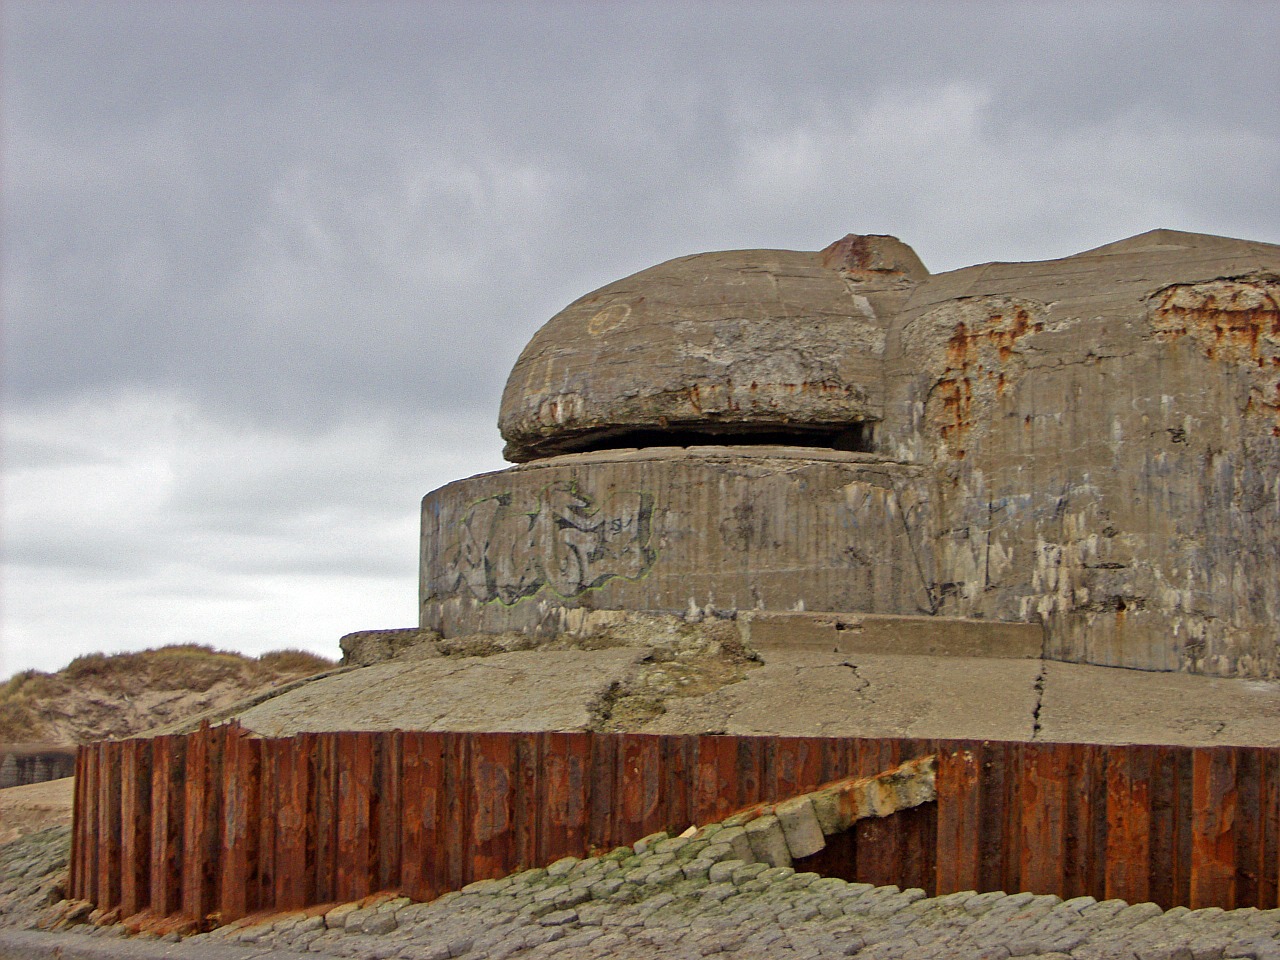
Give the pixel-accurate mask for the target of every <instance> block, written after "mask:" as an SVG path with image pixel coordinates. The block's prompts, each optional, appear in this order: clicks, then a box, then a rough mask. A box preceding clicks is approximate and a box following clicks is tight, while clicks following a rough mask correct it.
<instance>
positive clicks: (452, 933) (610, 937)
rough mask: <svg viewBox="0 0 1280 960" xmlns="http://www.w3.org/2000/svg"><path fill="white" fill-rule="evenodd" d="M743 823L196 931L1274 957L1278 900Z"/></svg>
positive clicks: (280, 939) (393, 951)
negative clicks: (765, 847) (763, 845)
mask: <svg viewBox="0 0 1280 960" xmlns="http://www.w3.org/2000/svg"><path fill="white" fill-rule="evenodd" d="M741 829H742V828H740V827H739V828H734V827H725V828H720V829H716V828H704V830H703V831H702V832H701V834H700V835H699V836H698V837H697V838H695V839H685V838H668V837H667V836H666V835H665V834H658V835H655V836H653V837H648V838H646V839H645V840H643V841H641V842H639V843H637V844H636V846H635V848H629V847H622V848H619V849H618V850H614V851H612V852H611V853H609V854H607V855H605V856H601V857H591V858H587V859H584V860H577V859H573V858H567V859H564V860H559V861H557V862H556V863H553V864H551V865H550V866H549V867H546V868H545V869H537V870H527V871H525V872H523V873H518V874H514V875H512V876H509V877H505V878H503V879H500V880H482V881H480V882H477V883H473V884H471V885H470V886H468V887H465V888H464V889H463V890H461V891H459V892H456V893H450V894H447V895H445V896H443V897H441V898H439V899H438V900H435V901H433V902H431V903H411V902H410V901H408V900H407V899H404V898H400V899H384V900H382V901H380V902H379V901H373V902H366V903H364V904H362V905H356V904H347V905H344V906H341V907H337V908H336V909H333V910H330V911H329V912H328V913H326V914H324V915H323V916H305V915H303V914H293V915H285V916H280V917H275V918H273V919H271V920H270V921H268V922H265V923H262V922H260V923H256V924H252V923H251V924H248V925H245V926H239V927H237V926H234V925H233V926H231V927H226V928H222V929H219V930H216V931H214V932H212V933H210V934H203V935H200V936H198V937H193V938H190V939H189V940H188V941H187V942H188V943H195V942H202V941H208V942H216V941H219V940H222V941H229V942H236V941H241V942H244V941H249V942H254V943H259V944H263V945H264V946H266V945H269V946H271V947H274V948H277V949H281V948H283V949H290V950H295V951H299V952H308V953H311V954H321V955H325V956H337V957H355V958H360V960H449V958H455V957H457V958H467V960H507V958H517V960H539V958H543V957H556V958H558V960H593V958H603V957H624V958H626V957H635V958H641V957H644V958H651V957H652V958H672V960H685V958H688V960H697V958H701V957H720V956H721V955H722V956H723V960H734V958H740V960H765V958H795V960H819V958H827V957H831V958H834V957H858V958H860V960H918V958H919V960H922V958H937V957H948V958H957V960H1005V958H1008V957H1024V956H1036V957H1046V958H1055V960H1065V958H1068V957H1070V958H1078V960H1112V958H1115V960H1229V958H1240V960H1243V958H1253V960H1280V910H1255V909H1249V910H1232V911H1225V910H1221V909H1218V908H1211V909H1205V910H1188V909H1186V908H1183V907H1178V908H1175V909H1172V910H1168V911H1162V910H1161V909H1160V908H1159V907H1158V906H1156V905H1155V904H1151V903H1142V904H1133V905H1130V904H1128V903H1125V902H1123V901H1120V900H1110V901H1105V902H1101V903H1100V902H1098V901H1096V900H1094V899H1093V898H1092V897H1080V898H1077V899H1074V900H1067V901H1063V900H1062V899H1060V898H1058V897H1055V896H1036V895H1034V894H1030V893H1017V894H1004V893H981V894H979V893H974V892H972V891H969V892H964V893H953V894H949V895H947V896H942V897H927V896H925V893H924V891H922V890H900V889H898V888H897V887H892V886H889V887H874V886H871V885H870V884H865V883H848V882H846V881H844V880H840V879H836V878H831V877H819V876H818V875H817V874H814V873H805V872H797V871H796V870H795V869H793V868H791V867H780V866H779V867H771V866H769V865H767V864H764V863H759V862H748V861H747V860H745V859H742V857H741V856H740V855H739V853H740V851H742V850H743V849H744V848H743V846H742V845H741V844H739V843H735V842H734V840H735V838H736V837H737V836H738V834H737V833H736V831H737V830H741Z"/></svg>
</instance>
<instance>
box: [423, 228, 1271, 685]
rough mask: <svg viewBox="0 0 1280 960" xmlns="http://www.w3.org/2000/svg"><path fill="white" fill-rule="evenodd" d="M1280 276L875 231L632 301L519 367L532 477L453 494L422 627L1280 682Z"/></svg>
mask: <svg viewBox="0 0 1280 960" xmlns="http://www.w3.org/2000/svg"><path fill="white" fill-rule="evenodd" d="M1278 277H1280V247H1277V246H1275V245H1271V244H1263V243H1254V242H1250V241H1244V240H1233V239H1228V238H1222V237H1211V236H1205V235H1200V234H1187V233H1181V232H1178V231H1170V230H1156V231H1152V232H1150V233H1147V234H1142V235H1140V236H1138V237H1133V238H1130V239H1128V240H1124V241H1120V242H1118V243H1113V244H1109V245H1107V246H1104V247H1100V248H1097V249H1095V250H1090V251H1085V252H1084V253H1080V254H1076V255H1074V256H1070V257H1066V258H1063V259H1061V260H1052V261H1044V262H1040V263H1022V264H1019V263H1009V264H1002V263H995V264H983V265H979V266H975V267H967V268H964V269H961V270H955V271H951V272H949V273H943V274H938V275H931V274H929V272H928V271H927V270H926V269H925V267H924V266H923V264H922V263H921V262H920V260H919V258H918V257H917V256H916V255H915V254H914V252H913V251H911V249H910V247H908V246H907V245H906V244H904V243H902V242H901V241H899V240H897V239H895V238H893V237H887V236H879V235H868V236H859V235H852V234H851V235H849V236H847V237H845V238H843V239H841V240H839V241H837V242H836V243H833V244H831V245H830V246H828V247H827V248H826V249H824V250H821V251H818V252H812V253H811V252H802V251H779V250H739V251H727V252H720V253H706V254H698V255H694V256H690V257H683V258H679V259H676V260H672V261H669V262H667V263H663V264H659V265H657V266H655V267H651V268H649V269H647V270H643V271H641V272H640V273H637V274H635V275H633V276H631V277H627V278H625V279H623V280H619V281H617V282H615V283H612V284H608V285H606V286H605V287H602V288H601V289H599V290H597V291H594V292H592V293H590V294H587V295H586V296H584V297H582V298H580V299H579V300H577V301H575V302H574V303H572V304H570V305H569V306H568V307H566V308H565V309H564V310H563V311H561V312H560V313H558V314H557V315H556V316H555V317H553V318H552V319H551V320H550V321H549V322H548V323H547V324H546V325H545V326H544V327H543V328H542V329H541V330H539V331H538V332H537V333H536V334H535V335H534V337H533V338H532V339H531V340H530V342H529V344H528V346H527V347H526V348H525V350H524V351H523V353H522V354H521V356H520V358H519V360H518V361H517V363H516V365H515V367H514V369H513V370H512V373H511V376H510V379H509V380H508V383H507V386H506V389H505V391H504V393H503V398H502V405H501V412H500V416H499V427H500V429H501V432H502V435H503V437H504V438H505V440H506V443H507V446H506V455H507V457H508V459H510V460H511V461H513V462H514V463H515V464H516V465H515V466H513V467H512V468H510V469H508V470H505V471H500V472H498V473H493V474H486V475H483V476H479V477H473V478H471V479H469V480H464V481H459V482H458V483H454V484H450V485H449V486H446V487H444V488H442V489H440V490H437V491H434V492H432V493H431V494H428V496H427V497H426V498H425V500H424V503H423V537H422V564H421V608H422V617H421V625H422V626H423V627H424V628H429V629H434V630H438V631H440V632H442V633H443V634H444V635H446V636H453V635H458V634H462V633H470V632H498V631H505V630H518V631H524V632H528V633H532V634H535V635H539V636H547V635H550V634H554V633H558V632H564V631H568V632H587V633H590V632H591V631H593V630H595V629H598V628H599V626H600V624H602V623H606V622H616V620H617V618H618V617H626V616H627V615H628V614H631V613H644V614H652V613H660V614H668V615H674V616H681V617H686V618H688V617H692V618H700V617H705V616H722V617H731V618H735V619H739V620H741V621H742V622H743V623H744V624H746V623H747V622H748V621H749V620H751V619H753V618H754V620H755V621H757V622H763V621H764V620H769V619H770V618H771V617H772V618H773V622H778V623H783V622H786V623H793V624H794V623H796V622H798V621H796V620H795V618H797V617H799V618H801V619H804V618H813V617H817V618H818V619H819V620H823V618H825V619H826V620H832V618H833V617H834V620H837V621H838V620H841V618H844V619H848V618H857V617H871V618H885V617H890V618H892V617H899V618H904V620H903V623H904V624H906V623H908V622H909V623H910V627H909V629H908V628H907V627H906V626H904V630H905V631H906V633H904V634H903V635H904V636H906V635H907V634H910V636H912V637H913V638H916V639H914V640H912V643H918V642H919V640H918V635H919V631H920V627H919V622H920V620H921V618H926V619H925V621H924V622H926V624H927V623H929V622H936V623H937V624H938V625H939V627H940V628H941V627H942V625H943V624H944V623H947V624H951V625H955V624H963V625H966V626H965V629H966V630H967V631H968V633H967V634H966V636H969V637H970V638H972V637H975V636H981V635H982V633H983V631H984V630H987V631H989V632H991V636H992V645H993V647H999V646H1000V644H1001V643H1003V641H998V640H997V639H996V637H997V634H998V633H999V628H1002V625H1010V626H1013V625H1019V624H1021V625H1035V626H1036V627H1037V628H1039V629H1041V630H1042V636H1043V642H1042V649H1041V653H1042V654H1043V655H1046V656H1050V657H1054V658H1058V659H1063V660H1073V661H1079V662H1087V663H1096V664H1104V665H1115V666H1129V667H1139V668H1144V669H1156V670H1177V669H1181V670H1189V671H1193V672H1203V673H1213V674H1220V675H1246V676H1264V677H1265V676H1276V675H1280V627H1278V626H1277V624H1280V536H1277V534H1278V533H1280V529H1278V524H1280V484H1276V482H1275V477H1276V476H1277V475H1280V437H1277V435H1276V434H1277V432H1278V428H1277V427H1276V425H1275V424H1276V418H1275V409H1276V407H1277V405H1278V404H1280V393H1277V392H1276V385H1275V383H1274V380H1275V378H1276V373H1275V369H1276V364H1277V362H1278V361H1277V359H1276V357H1275V356H1273V354H1277V353H1280V331H1277V330H1276V329H1273V328H1274V327H1275V323H1274V322H1273V321H1274V314H1275V309H1274V308H1275V303H1276V302H1277V301H1276V290H1277V278H1278ZM784 615H785V616H784ZM787 617H790V618H791V620H787V619H786V618H787ZM927 618H934V619H933V621H929V620H928V619H927ZM823 622H825V620H823ZM868 622H870V621H868ZM877 622H881V621H877ZM947 629H948V630H951V629H953V627H948V628H947ZM796 630H797V631H798V632H796V637H797V638H799V637H800V636H801V635H802V634H804V633H805V631H803V630H800V628H799V627H798V626H797V627H796ZM810 632H812V631H810ZM878 635H881V636H884V637H885V638H886V639H885V643H886V650H891V649H893V648H894V647H893V644H894V640H893V636H894V632H893V630H891V629H885V630H883V631H881V632H880V633H879V634H878ZM1001 636H1003V635H1001ZM779 642H781V641H779ZM797 642H799V640H797ZM965 644H966V646H972V645H973V643H972V639H969V640H966V641H965ZM977 646H978V647H979V648H980V647H981V644H980V643H979V644H978V645H977Z"/></svg>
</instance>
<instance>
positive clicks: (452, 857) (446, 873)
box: [435, 733, 471, 890]
mask: <svg viewBox="0 0 1280 960" xmlns="http://www.w3.org/2000/svg"><path fill="white" fill-rule="evenodd" d="M440 738H441V741H442V748H441V759H442V764H441V773H442V776H441V781H440V786H441V790H440V812H439V817H440V833H439V837H440V840H439V843H438V845H437V846H436V849H435V853H436V856H435V860H436V863H437V864H438V867H439V870H440V872H439V873H438V874H437V877H438V880H437V882H438V883H439V884H440V886H441V889H444V890H457V889H458V888H459V887H461V886H463V885H464V884H466V883H467V882H468V881H469V879H470V873H471V871H470V863H469V861H470V851H469V850H468V849H467V841H468V839H469V838H468V836H467V821H468V820H469V819H470V811H469V810H468V809H467V800H468V795H469V793H470V790H469V789H468V784H467V781H468V780H469V778H470V769H469V767H470V760H471V750H470V746H471V737H470V736H469V735H466V734H459V733H442V734H441V735H440Z"/></svg>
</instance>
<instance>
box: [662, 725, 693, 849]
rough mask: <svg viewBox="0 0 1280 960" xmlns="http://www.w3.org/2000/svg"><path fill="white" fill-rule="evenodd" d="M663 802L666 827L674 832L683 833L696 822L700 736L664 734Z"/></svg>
mask: <svg viewBox="0 0 1280 960" xmlns="http://www.w3.org/2000/svg"><path fill="white" fill-rule="evenodd" d="M661 749H662V759H661V764H662V773H663V777H662V797H663V803H662V806H663V807H664V808H665V812H664V814H663V818H662V819H663V825H664V826H663V829H665V830H667V831H669V832H670V833H672V834H673V835H675V834H679V833H683V832H684V831H685V830H686V829H688V828H689V827H690V826H692V825H693V824H694V819H693V794H694V771H695V769H696V763H697V738H696V737H689V736H671V737H663V738H662V745H661Z"/></svg>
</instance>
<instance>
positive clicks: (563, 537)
mask: <svg viewBox="0 0 1280 960" xmlns="http://www.w3.org/2000/svg"><path fill="white" fill-rule="evenodd" d="M918 476H919V471H918V470H916V469H915V468H913V467H910V466H904V465H901V464H892V463H883V462H879V461H878V460H876V459H875V458H870V457H866V456H862V455H859V454H854V453H842V452H838V451H831V452H830V453H829V454H827V455H825V456H823V455H822V454H821V452H820V451H815V450H809V449H805V450H802V451H799V452H797V451H796V450H795V449H794V448H733V447H729V448H690V449H689V450H687V451H686V450H671V449H665V450H663V449H660V450H647V451H632V452H613V453H598V454H574V455H569V456H564V457H557V458H552V459H548V460H541V461H536V462H535V463H532V464H528V465H526V466H522V467H518V468H515V469H511V470H505V471H502V472H500V473H492V474H485V475H483V476H480V477H473V478H471V479H469V480H466V481H463V482H461V483H456V484H451V485H449V486H447V487H444V488H442V489H440V490H436V491H434V492H433V493H431V494H429V495H428V496H427V497H426V498H425V500H424V501H423V515H422V517H423V538H422V550H423V553H422V564H421V570H422V585H421V590H422V594H421V596H422V625H423V626H424V627H427V628H430V629H433V630H439V631H440V632H442V633H444V634H445V635H448V636H452V635H456V634H460V633H472V632H480V631H489V632H499V631H503V630H525V631H530V632H533V633H535V634H539V635H544V636H546V635H552V634H555V633H559V632H561V631H565V630H575V629H579V628H580V627H581V624H582V621H583V619H584V617H585V615H586V614H587V613H589V612H591V611H597V610H600V611H604V610H630V611H648V612H654V613H667V614H685V615H688V614H692V615H693V616H694V617H695V618H697V617H701V616H703V615H706V614H710V613H718V614H721V615H724V614H732V613H733V612H735V611H736V610H739V609H757V608H759V609H783V610H791V609H799V610H803V609H805V608H806V607H812V606H813V605H814V604H819V605H820V606H821V605H828V606H826V607H825V608H827V609H830V606H829V605H831V604H835V605H837V606H836V608H837V609H841V610H848V611H855V612H865V613H895V612H899V611H901V610H903V609H907V610H911V611H912V612H928V609H929V600H928V592H927V589H926V583H925V580H924V579H923V577H922V571H921V568H920V566H919V563H918V554H919V552H920V551H921V550H922V549H923V545H922V544H920V543H917V542H914V541H913V540H912V538H911V536H910V534H909V529H910V528H909V525H908V523H907V522H906V521H905V518H904V516H903V513H904V510H905V509H907V506H904V503H903V502H902V500H901V499H900V498H899V496H898V491H899V489H900V488H901V487H904V486H906V487H910V486H912V485H913V484H914V483H915V481H916V479H917V477H918Z"/></svg>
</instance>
